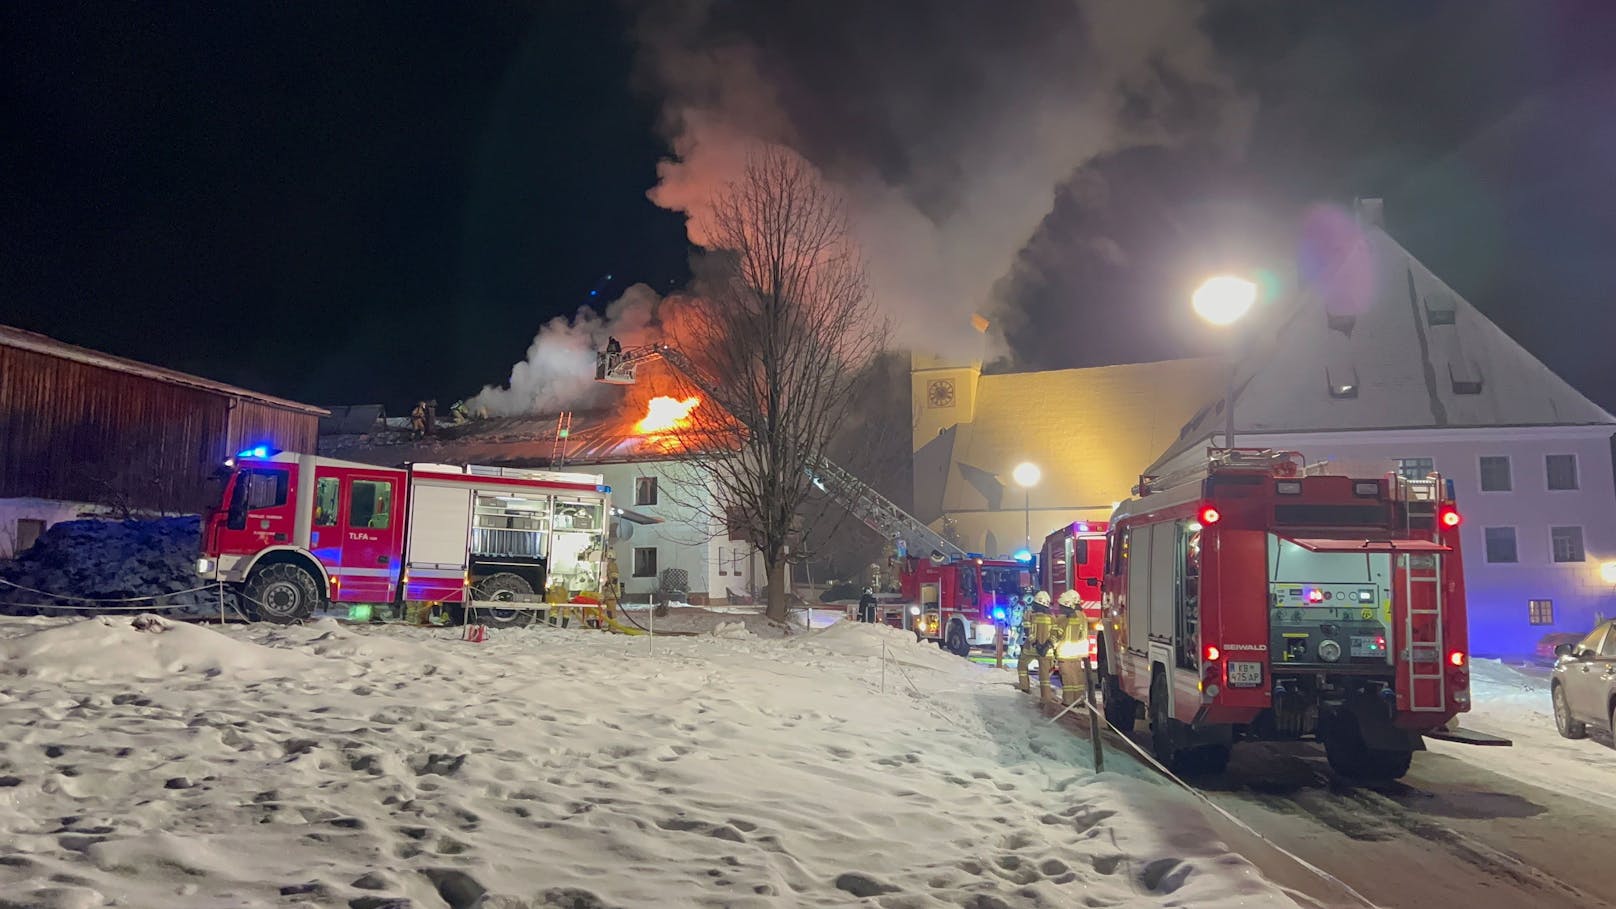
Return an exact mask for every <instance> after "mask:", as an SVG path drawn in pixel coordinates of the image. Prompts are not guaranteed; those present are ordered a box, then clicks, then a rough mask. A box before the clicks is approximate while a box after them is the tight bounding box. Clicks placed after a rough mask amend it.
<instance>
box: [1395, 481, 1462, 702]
mask: <svg viewBox="0 0 1616 909" xmlns="http://www.w3.org/2000/svg"><path fill="white" fill-rule="evenodd" d="M1386 479H1387V482H1388V485H1389V486H1390V488H1391V490H1392V494H1393V496H1394V497H1396V498H1398V499H1401V500H1403V501H1405V502H1410V503H1418V504H1419V506H1420V507H1419V508H1418V510H1419V511H1421V512H1423V513H1429V514H1430V515H1432V517H1433V518H1434V517H1435V515H1436V511H1437V505H1438V504H1439V503H1440V502H1441V500H1442V494H1443V480H1442V477H1441V475H1440V474H1432V475H1430V476H1429V477H1426V478H1425V479H1423V480H1414V479H1410V478H1408V477H1404V476H1402V475H1400V474H1398V473H1395V472H1393V473H1391V474H1389V475H1388V476H1387V478H1386ZM1414 511H1416V509H1415V508H1406V509H1405V514H1412V513H1413V512H1414ZM1398 558H1400V559H1402V560H1403V579H1404V580H1403V597H1404V603H1405V609H1404V613H1403V641H1404V653H1405V654H1406V659H1405V660H1404V662H1405V664H1406V665H1407V666H1408V672H1407V679H1408V709H1409V711H1410V712H1422V713H1430V712H1435V711H1440V710H1443V709H1445V708H1446V707H1447V700H1448V697H1447V695H1448V692H1447V676H1446V675H1445V674H1444V672H1443V670H1444V669H1446V666H1444V665H1443V662H1442V657H1443V649H1444V648H1443V640H1442V611H1443V609H1442V607H1443V600H1442V593H1443V591H1442V556H1441V554H1440V553H1431V554H1430V555H1428V556H1425V555H1420V554H1415V553H1406V554H1403V555H1400V556H1398Z"/></svg>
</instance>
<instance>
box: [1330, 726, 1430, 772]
mask: <svg viewBox="0 0 1616 909" xmlns="http://www.w3.org/2000/svg"><path fill="white" fill-rule="evenodd" d="M1324 757H1325V760H1327V761H1329V762H1330V769H1331V770H1334V771H1335V772H1336V773H1338V774H1340V775H1341V776H1344V777H1347V778H1348V779H1355V780H1398V779H1402V778H1403V776H1404V775H1405V774H1407V773H1408V768H1409V766H1410V765H1411V764H1412V763H1413V761H1414V752H1413V751H1412V750H1410V749H1399V750H1395V751H1387V750H1385V749H1381V748H1370V747H1369V745H1368V744H1367V743H1365V742H1364V737H1363V732H1362V731H1360V730H1359V729H1358V720H1357V718H1356V717H1353V716H1339V717H1337V718H1336V719H1335V720H1334V721H1333V722H1332V723H1330V726H1329V730H1328V732H1327V733H1326V735H1325V737H1324Z"/></svg>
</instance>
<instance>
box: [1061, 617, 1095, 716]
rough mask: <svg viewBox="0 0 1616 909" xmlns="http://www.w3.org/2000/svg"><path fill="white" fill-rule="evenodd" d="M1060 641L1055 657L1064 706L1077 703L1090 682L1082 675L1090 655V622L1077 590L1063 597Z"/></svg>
mask: <svg viewBox="0 0 1616 909" xmlns="http://www.w3.org/2000/svg"><path fill="white" fill-rule="evenodd" d="M1060 611H1061V615H1060V618H1058V619H1056V622H1057V624H1059V626H1060V642H1059V643H1058V644H1056V645H1055V658H1056V659H1057V660H1059V661H1060V674H1061V703H1063V704H1066V705H1068V706H1070V705H1072V704H1075V703H1077V698H1078V696H1079V695H1081V694H1082V693H1083V689H1084V687H1085V686H1086V684H1087V679H1085V678H1084V676H1083V659H1084V658H1085V657H1087V656H1088V655H1089V620H1088V617H1087V616H1085V615H1083V599H1082V597H1080V596H1079V595H1078V593H1077V591H1075V590H1068V591H1066V592H1065V593H1063V594H1061V595H1060Z"/></svg>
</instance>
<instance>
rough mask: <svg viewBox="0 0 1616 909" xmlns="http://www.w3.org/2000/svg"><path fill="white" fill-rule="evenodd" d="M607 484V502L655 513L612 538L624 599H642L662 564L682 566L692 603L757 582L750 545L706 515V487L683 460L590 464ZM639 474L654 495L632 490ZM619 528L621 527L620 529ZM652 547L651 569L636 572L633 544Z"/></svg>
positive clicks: (709, 511) (719, 598)
mask: <svg viewBox="0 0 1616 909" xmlns="http://www.w3.org/2000/svg"><path fill="white" fill-rule="evenodd" d="M589 470H591V471H595V472H599V473H600V474H601V475H602V476H604V477H605V478H606V484H607V485H608V486H610V487H611V488H612V505H613V506H614V507H616V508H620V509H624V510H627V511H634V512H638V513H640V514H644V515H649V516H652V517H656V518H661V519H662V522H661V523H659V524H633V523H631V522H627V521H623V522H621V523H620V525H619V526H620V527H629V528H632V530H630V531H629V533H630V536H629V538H628V539H621V538H620V539H619V540H618V541H617V543H616V547H615V552H616V556H617V573H618V577H619V579H620V580H621V581H622V582H623V591H624V599H625V600H627V601H628V602H642V603H643V602H647V601H649V600H650V599H651V597H652V596H653V594H655V592H656V590H657V588H658V587H659V586H660V583H661V579H660V574H661V572H662V571H663V570H664V569H668V568H680V569H684V570H685V571H686V572H687V573H688V574H689V577H690V595H691V597H690V598H691V601H692V602H694V603H698V604H700V603H708V602H714V603H722V602H724V599H725V597H726V595H727V591H730V590H733V591H735V592H737V593H739V594H741V595H742V596H743V598H744V597H745V596H746V595H747V594H748V593H749V592H750V591H751V590H752V588H753V587H761V585H762V574H761V569H760V568H759V567H758V566H757V564H756V561H757V560H756V558H755V557H754V555H753V553H752V552H751V550H750V547H748V546H746V544H744V543H738V542H730V541H729V540H728V539H726V537H727V534H726V533H725V531H724V528H723V527H722V526H719V525H718V523H717V522H715V521H713V520H712V515H713V514H714V513H716V509H715V508H714V507H713V501H714V500H713V496H712V493H711V492H710V491H709V490H707V489H705V488H701V487H700V486H699V484H693V483H692V480H693V479H695V478H696V475H695V474H694V473H693V472H692V469H691V468H690V467H688V466H686V465H683V464H680V463H679V462H674V461H649V462H639V463H632V464H604V465H599V466H592V467H590V468H589ZM641 477H653V478H655V479H656V480H657V493H656V501H655V502H649V503H639V502H637V501H636V491H637V488H638V486H639V483H638V481H639V479H640V478H641ZM620 533H621V531H620ZM647 548H649V549H655V550H656V553H657V557H656V560H657V574H656V575H654V576H636V575H635V573H634V565H635V552H634V551H635V550H636V549H647Z"/></svg>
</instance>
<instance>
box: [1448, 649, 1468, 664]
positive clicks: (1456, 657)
mask: <svg viewBox="0 0 1616 909" xmlns="http://www.w3.org/2000/svg"><path fill="white" fill-rule="evenodd" d="M1464 664H1465V652H1464V651H1463V650H1455V651H1453V652H1452V653H1450V654H1448V665H1449V666H1463V665H1464Z"/></svg>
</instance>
